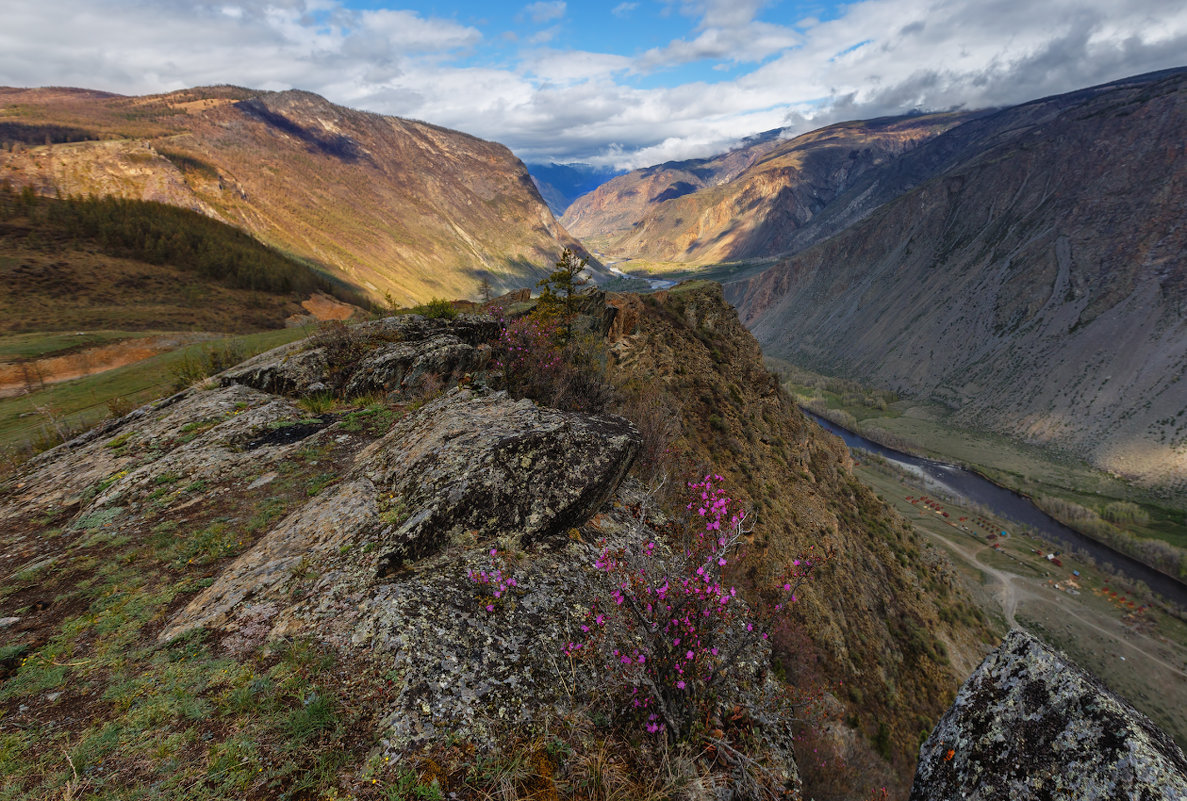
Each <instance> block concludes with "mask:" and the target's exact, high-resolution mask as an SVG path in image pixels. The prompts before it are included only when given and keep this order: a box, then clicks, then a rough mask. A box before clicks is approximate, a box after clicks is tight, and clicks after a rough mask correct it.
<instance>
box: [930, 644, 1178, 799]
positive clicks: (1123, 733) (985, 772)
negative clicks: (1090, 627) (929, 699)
mask: <svg viewBox="0 0 1187 801" xmlns="http://www.w3.org/2000/svg"><path fill="white" fill-rule="evenodd" d="M1062 798H1068V799H1077V801H1093V799H1102V801H1104V799H1109V801H1112V800H1113V799H1142V801H1184V799H1187V758H1184V756H1183V752H1182V751H1181V750H1180V749H1179V747H1178V746H1177V745H1175V743H1174V741H1173V740H1172V739H1171V738H1170V737H1169V736H1168V735H1167V734H1166V733H1165V732H1163V731H1162V730H1161V729H1159V728H1158V727H1157V726H1155V725H1154V724H1153V723H1151V722H1150V720H1149V719H1148V718H1146V717H1145V716H1144V715H1142V714H1141V713H1140V712H1138V711H1136V710H1135V709H1133V707H1131V706H1129V704H1127V703H1126V702H1125V701H1123V700H1121V699H1120V698H1118V697H1117V696H1116V695H1114V694H1113V693H1112V692H1111V691H1110V690H1109V689H1108V688H1106V687H1105V686H1104V685H1102V684H1101V683H1100V681H1099V680H1098V679H1097V678H1096V677H1094V676H1092V675H1091V674H1090V673H1087V672H1086V671H1084V670H1082V669H1080V668H1079V667H1077V666H1076V665H1075V664H1073V663H1072V662H1070V661H1069V660H1068V659H1067V658H1066V657H1065V656H1063V655H1062V654H1060V653H1058V652H1056V651H1053V650H1051V649H1050V648H1048V647H1047V646H1046V645H1044V644H1043V643H1041V642H1039V641H1038V640H1037V639H1035V638H1034V637H1032V636H1031V635H1030V634H1027V633H1026V632H1024V631H1021V630H1019V629H1014V630H1013V631H1011V632H1010V633H1009V634H1007V635H1006V638H1005V640H1004V641H1003V642H1002V644H1001V646H1000V647H998V649H997V650H995V651H994V652H993V653H991V654H990V655H989V656H988V657H986V658H985V661H984V662H982V663H981V666H980V667H978V668H977V670H976V671H975V672H974V673H973V675H972V676H970V677H969V679H968V681H966V682H965V683H964V686H962V687H961V689H960V692H959V694H958V695H957V696H956V702H955V703H954V704H953V706H952V708H951V709H950V710H949V711H948V713H947V714H946V715H944V717H943V719H941V720H940V723H939V725H937V726H936V728H935V731H933V732H932V734H931V736H930V737H929V738H928V739H927V742H925V743H924V744H923V748H922V749H921V750H920V756H919V766H918V768H917V769H916V773H915V783H914V786H913V788H912V790H911V801H947V799H963V800H964V801H1028V800H1029V799H1034V801H1039V800H1040V799H1062Z"/></svg>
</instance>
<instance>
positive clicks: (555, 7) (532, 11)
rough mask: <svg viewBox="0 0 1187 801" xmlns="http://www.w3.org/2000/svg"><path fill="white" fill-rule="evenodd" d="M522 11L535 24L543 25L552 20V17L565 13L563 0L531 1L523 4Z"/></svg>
mask: <svg viewBox="0 0 1187 801" xmlns="http://www.w3.org/2000/svg"><path fill="white" fill-rule="evenodd" d="M523 13H524V14H526V15H527V17H528V19H530V20H531V21H532V22H534V23H536V24H537V25H543V24H544V23H545V22H552V21H553V20H554V19H560V18H561V17H563V16H564V15H565V3H564V0H541V1H540V2H538V3H531V4H530V5H526V6H524V7H523Z"/></svg>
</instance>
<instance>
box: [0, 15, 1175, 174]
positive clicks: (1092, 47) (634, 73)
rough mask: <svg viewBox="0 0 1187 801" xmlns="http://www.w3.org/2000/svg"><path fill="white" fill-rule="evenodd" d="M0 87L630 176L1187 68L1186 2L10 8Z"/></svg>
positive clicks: (0, 30) (0, 43)
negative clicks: (241, 105)
mask: <svg viewBox="0 0 1187 801" xmlns="http://www.w3.org/2000/svg"><path fill="white" fill-rule="evenodd" d="M0 20H3V25H2V26H0V85H7V86H79V87H86V88H91V89H102V90H106V91H111V92H119V93H122V94H148V93H156V92H164V91H171V90H174V89H181V88H186V87H191V86H201V85H209V84H222V83H230V84H236V85H239V86H247V87H252V88H257V89H271V90H281V89H290V88H297V89H305V90H308V91H312V92H316V93H318V94H320V95H323V96H324V97H326V98H328V99H329V100H331V101H333V102H335V103H339V104H342V105H345V106H350V107H352V108H358V109H364V110H368V111H375V112H380V113H383V114H393V115H397V116H401V117H411V118H415V119H421V120H426V121H428V122H432V123H436V124H438V125H444V126H446V127H449V128H456V129H458V130H462V131H466V132H467V133H471V134H474V135H477V136H481V137H483V138H486V139H493V140H495V141H498V142H502V143H503V144H505V145H507V146H508V147H510V148H511V149H512V150H513V151H514V152H515V153H516V155H518V156H519V157H520V158H521V159H523V160H524V161H526V162H529V163H532V162H543V163H546V162H550V161H555V162H561V163H568V162H585V163H590V164H595V165H598V166H604V167H605V166H613V167H619V168H634V167H641V166H647V165H651V164H656V163H660V162H663V161H669V160H673V159H684V158H694V157H701V156H707V155H711V154H713V153H718V152H722V151H724V150H727V149H729V148H730V147H731V146H733V145H735V144H736V143H737V142H738V141H739V140H740V139H741V138H742V137H745V136H748V135H751V134H754V133H758V132H762V131H768V130H771V129H775V128H785V129H787V132H788V134H789V135H792V134H797V133H802V132H806V131H809V130H812V129H815V128H819V127H821V126H823V125H827V124H830V123H832V122H838V121H841V120H850V119H862V118H870V117H876V116H882V115H888V114H902V113H907V112H911V111H940V110H947V109H953V108H984V107H990V106H1001V105H1008V104H1013V103H1019V102H1024V101H1026V100H1031V99H1034V98H1038V97H1044V96H1047V95H1051V94H1057V93H1060V92H1065V91H1070V90H1073V89H1078V88H1082V87H1086V86H1091V85H1094V84H1098V83H1104V82H1107V81H1111V80H1116V79H1119V78H1123V77H1126V76H1130V75H1136V74H1140V73H1143V72H1150V71H1153V70H1158V69H1166V68H1170V67H1177V66H1184V65H1185V64H1187V3H1184V2H1180V1H1178V0H1169V1H1168V0H861V1H860V2H853V3H837V2H832V1H831V0H819V1H816V0H808V1H807V2H792V0H608V2H601V3H598V2H578V1H577V0H536V1H535V2H530V3H525V2H523V0H518V1H517V2H506V1H504V0H486V2H480V1H479V0H404V1H403V2H400V0H213V2H211V1H210V0H0Z"/></svg>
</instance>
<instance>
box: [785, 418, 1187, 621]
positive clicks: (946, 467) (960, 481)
mask: <svg viewBox="0 0 1187 801" xmlns="http://www.w3.org/2000/svg"><path fill="white" fill-rule="evenodd" d="M803 412H804V414H806V415H807V416H808V417H810V418H811V419H812V420H815V421H816V422H817V423H818V424H819V425H820V426H821V428H823V429H825V430H826V431H828V432H830V433H832V434H836V435H837V436H838V437H840V438H841V439H842V440H844V441H845V444H846V445H848V446H849V447H850V448H855V449H859V450H863V451H869V452H871V453H876V454H878V455H879V456H881V457H883V458H884V459H886V460H887V461H890V462H894V463H895V464H897V465H899V466H900V467H903V468H904V469H906V470H909V471H910V472H912V473H915V474H917V475H919V476H920V477H921V478H923V480H924V481H925V482H927V483H928V484H930V485H933V486H935V487H936V489H938V490H940V491H942V492H946V493H948V494H950V495H953V496H956V497H958V498H963V499H964V500H966V501H971V502H973V503H977V504H980V505H981V506H984V507H986V508H988V509H990V510H992V511H993V513H994V514H996V515H999V516H1000V517H1004V518H1006V519H1008V520H1012V521H1014V522H1015V523H1018V524H1021V525H1024V526H1027V527H1029V528H1031V529H1034V530H1035V531H1036V532H1038V533H1039V534H1041V535H1042V537H1043V538H1044V539H1046V540H1048V541H1050V542H1052V543H1056V544H1058V545H1061V546H1063V547H1065V548H1075V549H1077V550H1080V551H1084V552H1085V553H1087V554H1089V555H1090V556H1091V557H1092V558H1093V559H1094V560H1095V561H1096V562H1097V563H1098V564H1107V565H1109V566H1110V567H1111V568H1113V569H1114V570H1116V571H1118V572H1120V573H1123V574H1124V575H1126V576H1128V577H1129V578H1131V579H1134V580H1136V581H1141V582H1143V583H1144V584H1146V586H1148V587H1149V588H1150V589H1151V590H1153V591H1154V592H1156V593H1158V594H1159V595H1161V596H1162V597H1163V598H1165V599H1167V600H1169V601H1173V602H1174V603H1176V604H1177V605H1179V606H1181V607H1183V608H1184V609H1187V585H1185V584H1183V583H1182V582H1180V581H1177V580H1176V579H1174V578H1171V577H1170V576H1168V575H1166V574H1165V573H1162V572H1160V571H1158V570H1155V569H1154V568H1152V567H1150V566H1148V565H1145V564H1143V563H1141V562H1139V561H1137V560H1136V559H1134V558H1132V557H1130V556H1126V555H1125V554H1123V553H1121V552H1120V551H1117V550H1115V549H1113V548H1110V547H1109V546H1108V545H1104V544H1102V543H1099V542H1097V541H1096V540H1093V539H1090V538H1088V537H1086V536H1084V535H1083V534H1081V533H1080V532H1078V531H1075V530H1074V529H1071V528H1068V527H1067V526H1065V525H1064V524H1063V523H1060V522H1059V521H1058V520H1056V519H1055V518H1053V517H1051V516H1050V515H1048V514H1047V513H1046V512H1044V511H1042V510H1041V509H1039V508H1038V507H1037V506H1035V505H1034V504H1033V503H1032V502H1031V501H1030V499H1029V498H1026V497H1024V496H1022V495H1019V494H1018V493H1016V492H1013V491H1012V490H1008V489H1005V488H1004V487H999V486H998V485H997V484H994V483H993V482H992V481H989V480H988V479H986V478H984V477H983V476H980V475H978V474H976V473H974V472H972V471H970V470H965V469H964V468H962V467H957V466H956V465H951V464H945V463H944V462H938V461H936V460H934V459H925V458H922V457H919V456H912V455H910V454H907V453H903V452H901V451H896V450H894V449H893V448H887V447H886V446H884V445H879V444H878V443H876V442H872V441H871V440H868V439H866V438H865V437H863V436H861V435H860V434H855V433H853V432H852V431H850V430H848V429H846V428H842V427H841V426H839V425H837V424H836V423H833V422H831V421H829V420H825V419H824V418H823V417H820V416H819V415H816V414H813V413H812V412H810V411H808V410H807V409H803Z"/></svg>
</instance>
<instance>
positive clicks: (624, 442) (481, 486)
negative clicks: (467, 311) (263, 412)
mask: <svg viewBox="0 0 1187 801" xmlns="http://www.w3.org/2000/svg"><path fill="white" fill-rule="evenodd" d="M640 443H641V437H640V435H639V432H638V431H637V430H636V429H635V427H634V425H632V424H631V423H630V422H628V421H626V420H623V419H621V418H616V417H598V416H594V415H586V414H577V413H572V412H561V411H557V410H555V409H548V408H545V407H541V406H537V405H536V404H535V403H532V402H531V401H529V400H519V401H514V400H511V399H510V398H508V397H507V396H506V395H505V394H504V393H501V392H495V393H490V392H480V391H478V390H473V389H454V390H451V391H450V392H448V393H446V394H445V395H444V396H443V397H441V398H439V399H438V400H436V401H434V402H432V403H430V404H428V405H426V406H425V407H423V408H422V409H420V410H419V411H418V412H416V413H415V414H412V415H409V416H408V417H407V418H405V419H404V420H403V421H401V422H400V423H399V424H398V425H397V426H396V427H395V428H393V429H392V431H391V432H389V433H388V435H387V436H386V437H384V438H383V439H382V440H379V441H378V442H376V443H375V444H374V445H372V446H371V447H370V448H369V449H368V452H365V453H364V454H362V456H361V457H360V463H362V464H365V465H366V466H367V467H366V471H365V475H366V476H367V477H368V478H370V479H371V481H372V482H374V483H375V485H376V486H380V487H387V488H389V491H390V492H392V493H394V495H395V496H396V497H397V498H399V499H400V504H401V505H402V507H403V510H404V511H405V513H406V514H407V515H408V517H407V519H406V520H404V521H402V522H401V523H400V524H399V525H393V530H392V531H391V532H390V533H388V534H386V535H385V536H384V537H383V542H384V545H383V547H384V549H385V551H386V559H387V560H388V563H389V564H392V565H398V564H399V563H401V562H403V561H405V560H409V559H418V558H421V557H424V556H426V555H428V554H430V553H432V552H434V551H435V550H437V549H439V548H440V547H441V546H442V544H443V543H445V542H448V541H449V538H450V537H454V536H457V535H458V534H460V533H462V532H465V531H470V530H475V531H478V532H480V533H481V535H482V536H483V537H485V538H491V537H498V536H504V535H513V536H514V537H515V538H516V540H517V541H518V542H519V544H520V545H521V546H525V545H528V544H530V543H532V542H535V541H537V540H540V539H543V538H545V537H548V536H549V535H551V534H555V533H557V532H560V531H564V530H566V529H568V528H570V527H573V526H579V525H581V524H582V523H583V522H585V520H586V519H588V518H589V516H590V515H592V514H593V513H594V511H596V509H597V508H598V507H599V506H600V505H601V504H603V503H604V502H605V501H606V500H607V499H608V498H609V497H610V494H611V493H612V492H613V491H614V488H615V487H616V486H618V483H619V481H621V479H622V477H623V476H624V475H625V474H626V471H627V469H628V468H629V467H630V465H631V462H632V461H633V460H634V458H635V454H636V453H638V450H639V446H640Z"/></svg>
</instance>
